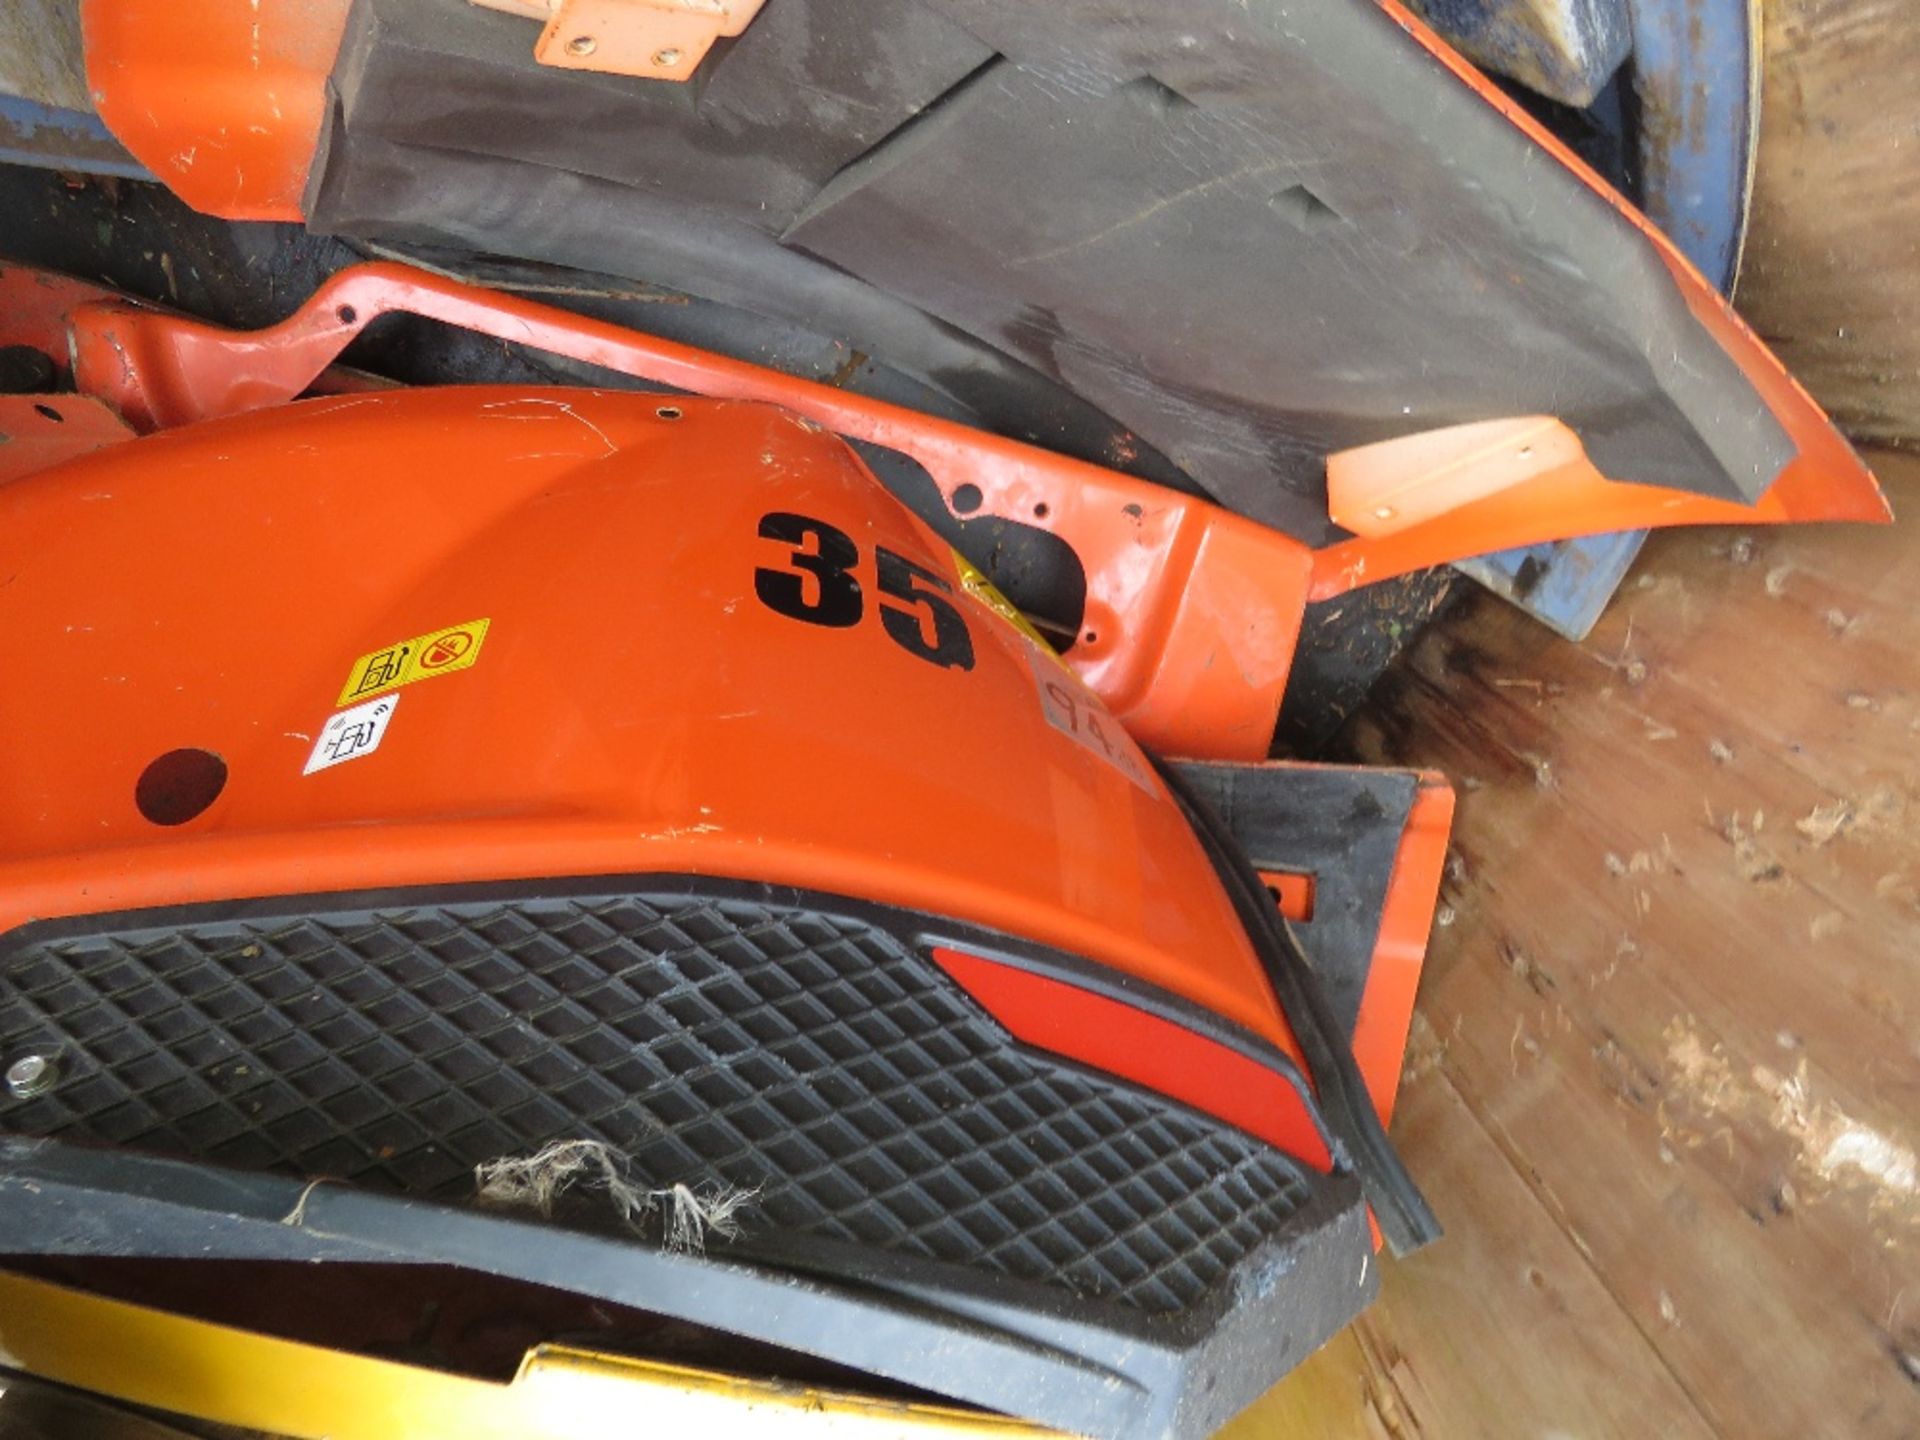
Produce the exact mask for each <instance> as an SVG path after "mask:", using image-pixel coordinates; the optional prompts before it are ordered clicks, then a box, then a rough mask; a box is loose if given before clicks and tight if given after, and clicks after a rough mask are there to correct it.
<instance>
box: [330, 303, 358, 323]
mask: <svg viewBox="0 0 1920 1440" xmlns="http://www.w3.org/2000/svg"><path fill="white" fill-rule="evenodd" d="M333 314H334V318H335V319H337V320H338V321H339V322H340V323H341V324H342V325H351V324H353V322H354V321H356V320H358V319H359V318H360V312H359V311H358V310H356V309H354V308H353V307H352V306H351V305H342V306H341V307H340V308H339V309H338V310H336V311H334V312H333Z"/></svg>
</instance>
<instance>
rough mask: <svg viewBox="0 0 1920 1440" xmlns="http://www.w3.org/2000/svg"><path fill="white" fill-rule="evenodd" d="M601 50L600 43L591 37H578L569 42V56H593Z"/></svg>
mask: <svg viewBox="0 0 1920 1440" xmlns="http://www.w3.org/2000/svg"><path fill="white" fill-rule="evenodd" d="M599 48H600V42H599V41H598V40H596V39H594V38H593V36H591V35H576V36H574V37H573V38H572V39H571V40H569V41H567V53H568V54H569V55H591V54H593V52H594V51H596V50H598V49H599Z"/></svg>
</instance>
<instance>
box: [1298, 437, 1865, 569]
mask: <svg viewBox="0 0 1920 1440" xmlns="http://www.w3.org/2000/svg"><path fill="white" fill-rule="evenodd" d="M1816 413H1817V412H1816ZM1819 424H1820V430H1821V434H1820V435H1818V436H1815V437H1813V438H1814V441H1815V449H1814V450H1813V451H1812V452H1807V451H1803V452H1802V454H1801V456H1800V458H1798V459H1797V460H1794V461H1793V462H1792V463H1790V464H1789V465H1788V466H1787V468H1786V469H1785V470H1784V471H1783V472H1782V473H1781V475H1780V478H1779V479H1778V480H1776V481H1775V482H1774V483H1773V485H1772V486H1771V487H1770V488H1769V489H1768V490H1767V492H1766V493H1765V494H1763V495H1762V496H1761V497H1760V498H1759V499H1758V500H1757V501H1755V502H1754V503H1753V504H1752V505H1743V504H1740V503H1738V502H1736V501H1732V500H1716V499H1712V498H1710V497H1708V496H1704V495H1694V494H1690V493H1688V492H1686V491H1683V490H1669V489H1666V488H1665V487H1663V486H1658V485H1634V484H1627V483H1623V482H1618V481H1613V480H1609V479H1608V478H1607V477H1606V476H1604V475H1602V474H1601V473H1600V471H1599V470H1598V469H1597V468H1596V467H1595V466H1594V464H1593V462H1592V461H1591V460H1589V459H1588V458H1587V453H1586V449H1585V447H1584V446H1582V445H1581V443H1580V439H1579V437H1578V436H1577V435H1575V434H1574V433H1573V431H1572V430H1571V429H1570V428H1568V427H1567V426H1566V425H1565V424H1564V423H1563V422H1561V421H1559V420H1556V419H1554V418H1552V417H1551V416H1540V415H1534V416H1523V417H1519V418H1515V419H1511V420H1493V421H1485V422H1481V423H1477V424H1471V425H1459V426H1450V427H1448V428H1446V429H1442V430H1431V431H1425V432H1423V433H1421V434H1417V435H1407V436H1402V437H1401V438H1400V439H1397V440H1383V441H1380V442H1378V443H1377V444H1373V445H1362V446H1358V447H1356V448H1354V449H1351V450H1343V451H1340V452H1337V453H1336V454H1334V455H1331V456H1329V457H1328V458H1327V504H1328V510H1329V513H1330V514H1331V515H1332V517H1333V519H1334V521H1335V523H1337V524H1339V525H1342V526H1344V527H1346V528H1347V529H1349V530H1352V531H1354V532H1355V538H1354V539H1351V540H1343V541H1340V542H1339V543H1337V544H1334V545H1330V546H1328V547H1327V548H1326V549H1324V550H1320V551H1317V552H1315V554H1314V557H1313V583H1312V588H1311V590H1310V592H1309V593H1310V596H1311V598H1312V599H1314V600H1325V599H1330V598H1332V597H1333V596H1335V595H1342V594H1345V593H1346V592H1347V591H1349V590H1352V589H1354V588H1356V587H1358V586H1361V585H1371V584H1373V583H1375V582H1376V581H1380V580H1386V579H1390V578H1392V577H1393V576H1395V575H1405V574H1407V573H1408V572H1410V571H1413V570H1423V569H1425V568H1426V567H1428V566H1430V565H1443V564H1447V563H1448V562H1450V561H1453V560H1457V559H1460V558H1461V557H1462V556H1465V555H1469V554H1485V553H1490V552H1492V551H1496V550H1506V549H1510V548H1512V547H1513V546H1517V545H1532V544H1536V543H1538V542H1539V541H1542V540H1564V539H1570V538H1572V537H1574V536H1576V535H1601V534H1606V533H1607V532H1609V531H1614V530H1638V529H1644V528H1648V527H1664V526H1671V525H1779V524H1787V523H1793V522H1805V521H1814V520H1854V521H1864V522H1868V523H1875V524H1883V523H1885V522H1886V521H1888V520H1889V519H1891V518H1892V513H1891V512H1890V511H1889V510H1888V508H1887V502H1886V500H1885V498H1884V497H1883V496H1882V495H1881V493H1880V487H1879V485H1878V484H1877V483H1876V482H1875V481H1874V478H1873V476H1872V474H1871V473H1869V472H1868V471H1867V469H1866V468H1865V467H1864V466H1862V465H1861V464H1859V462H1858V461H1857V460H1854V459H1853V452H1852V451H1851V450H1850V449H1849V448H1848V446H1847V444H1846V442H1845V441H1844V440H1842V439H1841V438H1840V437H1839V435H1838V434H1836V433H1835V432H1834V431H1833V429H1832V427H1831V426H1830V425H1828V424H1827V421H1826V419H1825V417H1824V416H1822V417H1820V421H1819ZM1842 461H1845V462H1846V463H1845V464H1842V463H1840V462H1842Z"/></svg>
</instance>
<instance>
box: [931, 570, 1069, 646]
mask: <svg viewBox="0 0 1920 1440" xmlns="http://www.w3.org/2000/svg"><path fill="white" fill-rule="evenodd" d="M953 568H954V569H955V571H957V572H958V573H959V576H960V588H961V589H962V590H964V591H966V592H967V594H969V595H971V596H973V598H974V599H976V600H978V601H979V602H980V603H981V604H982V605H984V606H986V607H987V608H988V609H989V610H991V611H993V613H994V614H996V615H998V616H999V617H1000V618H1001V619H1002V620H1005V621H1006V622H1007V623H1008V624H1009V625H1011V626H1013V628H1014V629H1016V630H1018V631H1019V632H1020V633H1021V634H1022V635H1024V636H1026V637H1027V638H1028V639H1029V640H1031V641H1033V643H1034V644H1036V645H1038V646H1039V647H1040V648H1041V649H1042V650H1043V651H1045V652H1046V653H1047V654H1048V655H1050V656H1052V657H1053V658H1054V659H1055V660H1059V661H1060V663H1061V664H1062V665H1064V664H1066V663H1067V662H1066V661H1064V660H1060V654H1059V652H1058V651H1057V650H1055V649H1054V648H1053V646H1051V645H1049V644H1048V643H1047V641H1046V637H1045V636H1044V635H1042V634H1041V633H1040V632H1039V631H1038V630H1036V629H1034V628H1033V622H1032V621H1031V620H1029V619H1027V617H1026V616H1024V615H1022V614H1021V613H1020V611H1019V609H1018V608H1017V607H1016V606H1015V605H1014V603H1013V602H1012V601H1011V600H1009V599H1007V597H1006V596H1004V595H1002V594H1001V593H1000V590H999V587H998V586H996V585H995V584H994V583H993V582H992V581H991V580H989V579H987V577H986V576H985V575H983V574H981V573H980V571H979V570H978V569H977V568H976V567H975V566H974V564H973V562H972V561H971V560H969V559H967V557H966V556H964V555H962V554H961V553H960V552H959V551H958V550H955V551H954V552H953Z"/></svg>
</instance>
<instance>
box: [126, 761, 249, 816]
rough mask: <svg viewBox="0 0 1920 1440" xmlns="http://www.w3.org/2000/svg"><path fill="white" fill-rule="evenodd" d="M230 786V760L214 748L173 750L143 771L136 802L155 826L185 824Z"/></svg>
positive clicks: (134, 789)
mask: <svg viewBox="0 0 1920 1440" xmlns="http://www.w3.org/2000/svg"><path fill="white" fill-rule="evenodd" d="M226 788H227V762H226V761H224V760H222V759H221V758H220V757H219V756H218V755H216V754H214V753H213V752H212V751H211V750H195V749H185V750H169V751H168V752H167V753H166V754H164V755H162V756H161V757H160V758H159V759H157V760H155V761H154V762H153V763H152V764H151V765H149V766H147V768H146V769H145V770H142V771H141V772H140V780H139V783H138V784H136V785H135V786H134V787H133V803H134V804H135V805H136V806H138V807H139V810H140V813H141V814H142V815H143V816H145V817H146V818H147V819H148V820H150V821H152V822H153V823H154V824H155V825H184V824H186V823H187V822H188V821H189V820H192V819H193V818H195V817H196V816H198V815H202V814H204V813H206V809H207V807H208V806H209V805H211V804H213V802H214V801H215V800H218V799H219V798H220V792H221V791H222V790H224V789H226Z"/></svg>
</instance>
